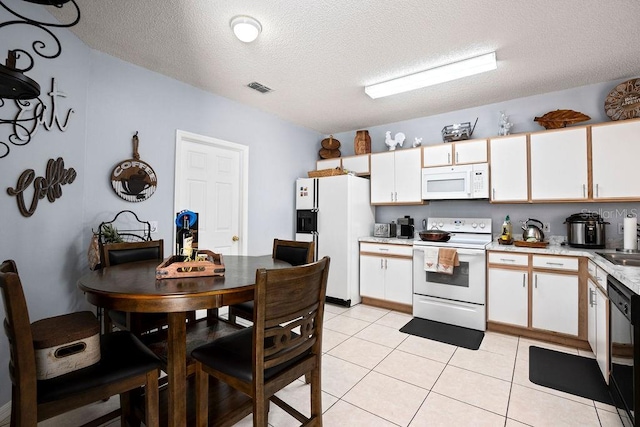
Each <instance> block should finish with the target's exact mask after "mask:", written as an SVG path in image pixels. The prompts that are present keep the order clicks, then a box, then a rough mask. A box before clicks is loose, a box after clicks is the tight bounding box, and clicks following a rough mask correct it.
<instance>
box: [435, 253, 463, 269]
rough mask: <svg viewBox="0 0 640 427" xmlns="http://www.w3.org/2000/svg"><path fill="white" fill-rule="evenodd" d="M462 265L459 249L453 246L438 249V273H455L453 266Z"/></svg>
mask: <svg viewBox="0 0 640 427" xmlns="http://www.w3.org/2000/svg"><path fill="white" fill-rule="evenodd" d="M459 265H460V261H459V260H458V251H457V250H456V249H451V248H440V250H439V251H438V265H437V269H436V271H437V272H438V273H445V274H453V268H454V267H457V266H459Z"/></svg>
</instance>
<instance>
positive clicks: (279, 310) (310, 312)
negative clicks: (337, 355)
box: [253, 257, 330, 384]
mask: <svg viewBox="0 0 640 427" xmlns="http://www.w3.org/2000/svg"><path fill="white" fill-rule="evenodd" d="M329 262H330V260H329V257H324V258H322V259H321V260H320V261H318V262H315V263H311V264H306V265H302V266H298V267H291V268H283V269H273V270H266V269H259V270H258V271H257V272H256V288H255V293H254V301H255V305H254V310H253V324H254V327H253V339H254V345H253V352H254V353H253V361H254V364H255V365H254V380H255V381H256V382H257V383H258V384H260V383H261V382H263V381H264V370H265V369H269V368H271V367H274V366H276V365H280V364H282V363H286V362H288V361H291V360H293V359H295V358H298V357H302V358H303V359H304V358H306V357H320V356H321V355H322V319H323V316H324V299H325V293H326V290H327V278H328V275H329ZM298 328H299V329H298ZM294 330H295V331H294ZM294 332H295V333H294ZM307 353H308V354H307ZM305 355H306V357H305Z"/></svg>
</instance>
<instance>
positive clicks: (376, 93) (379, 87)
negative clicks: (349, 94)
mask: <svg viewBox="0 0 640 427" xmlns="http://www.w3.org/2000/svg"><path fill="white" fill-rule="evenodd" d="M496 68H497V64H496V53H495V52H491V53H487V54H485V55H480V56H476V57H473V58H469V59H464V60H462V61H458V62H453V63H451V64H446V65H442V66H440V67H436V68H431V69H429V70H426V71H422V72H419V73H416V74H411V75H408V76H404V77H399V78H397V79H393V80H389V81H386V82H382V83H377V84H374V85H370V86H365V87H364V91H365V93H366V94H367V95H369V96H370V97H371V98H373V99H376V98H382V97H383V96H389V95H395V94H397V93H402V92H408V91H410V90H414V89H420V88H423V87H427V86H433V85H436V84H439V83H444V82H448V81H451V80H456V79H460V78H462V77H467V76H472V75H474V74H480V73H484V72H485V71H491V70H495V69H496Z"/></svg>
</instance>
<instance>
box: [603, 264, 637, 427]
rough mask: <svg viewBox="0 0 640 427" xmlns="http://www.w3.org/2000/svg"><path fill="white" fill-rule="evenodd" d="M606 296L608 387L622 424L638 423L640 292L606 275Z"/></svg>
mask: <svg viewBox="0 0 640 427" xmlns="http://www.w3.org/2000/svg"><path fill="white" fill-rule="evenodd" d="M607 294H608V296H609V336H610V338H611V347H610V351H611V370H610V372H611V374H610V378H609V389H610V392H611V397H612V398H613V400H614V402H615V405H616V408H617V410H618V414H619V415H620V418H621V419H622V423H623V425H624V426H625V427H627V426H634V425H638V424H637V421H636V417H635V414H636V413H637V412H636V411H637V410H638V408H640V395H639V393H640V372H638V367H639V365H638V361H639V359H640V349H638V347H636V346H635V343H636V342H638V339H639V336H640V327H638V326H639V323H640V322H639V319H640V295H638V294H636V293H635V292H633V291H631V290H630V289H628V288H627V287H626V286H625V285H623V284H622V283H620V281H619V280H617V279H616V278H615V277H612V276H611V275H609V276H608V277H607Z"/></svg>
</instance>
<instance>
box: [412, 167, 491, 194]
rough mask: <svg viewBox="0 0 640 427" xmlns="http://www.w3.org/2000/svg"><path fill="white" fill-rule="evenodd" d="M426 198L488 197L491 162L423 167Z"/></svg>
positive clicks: (423, 187) (423, 189)
mask: <svg viewBox="0 0 640 427" xmlns="http://www.w3.org/2000/svg"><path fill="white" fill-rule="evenodd" d="M422 198H423V199H424V200H447V199H449V200H452V199H488V198H489V164H488V163H476V164H471V165H457V166H442V167H436V168H423V169H422Z"/></svg>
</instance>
